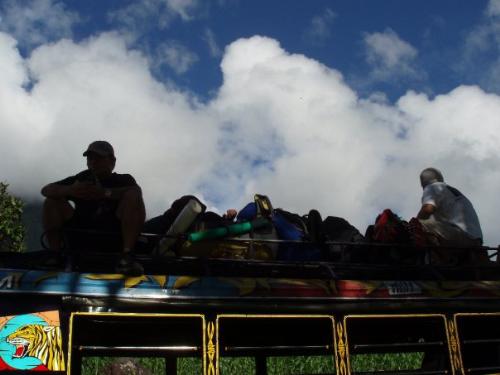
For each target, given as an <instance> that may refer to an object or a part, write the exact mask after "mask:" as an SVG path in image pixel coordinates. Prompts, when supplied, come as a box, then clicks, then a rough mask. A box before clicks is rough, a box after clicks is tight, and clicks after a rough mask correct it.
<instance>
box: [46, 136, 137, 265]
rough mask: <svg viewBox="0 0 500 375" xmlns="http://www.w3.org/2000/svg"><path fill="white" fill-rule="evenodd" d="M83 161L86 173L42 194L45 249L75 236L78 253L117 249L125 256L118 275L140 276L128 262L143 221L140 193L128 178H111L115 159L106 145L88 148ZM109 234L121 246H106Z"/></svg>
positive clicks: (114, 175)
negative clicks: (80, 250) (64, 235)
mask: <svg viewBox="0 0 500 375" xmlns="http://www.w3.org/2000/svg"><path fill="white" fill-rule="evenodd" d="M83 156H85V157H86V158H87V167H88V169H86V170H84V171H82V172H80V173H78V174H76V175H74V176H70V177H67V178H65V179H63V180H60V181H57V182H53V183H50V184H48V185H46V186H44V187H43V188H42V191H41V193H42V195H43V196H45V197H46V199H45V202H44V206H43V226H44V230H45V233H46V236H47V242H48V245H49V247H50V248H51V249H52V250H59V249H60V248H61V247H62V233H61V232H62V230H63V229H66V230H68V232H69V233H71V232H73V233H79V236H77V237H76V242H75V244H76V246H77V247H85V246H89V247H92V248H94V249H103V248H105V249H106V250H108V249H111V250H116V247H117V246H120V247H122V249H123V256H122V258H121V259H120V261H119V262H118V264H117V267H116V271H117V272H119V273H124V274H130V275H133V274H135V275H139V274H142V272H143V270H142V266H141V265H140V264H138V263H136V262H134V261H133V259H132V257H131V252H132V250H133V248H134V246H135V243H136V240H137V237H138V236H139V233H140V231H141V228H142V225H143V224H144V219H145V208H144V202H143V199H142V192H141V188H140V187H139V185H137V183H136V181H135V179H134V178H133V177H132V176H131V175H129V174H118V173H115V172H113V169H114V168H115V163H116V158H115V152H114V149H113V146H111V144H110V143H108V142H106V141H95V142H92V143H91V144H90V145H89V146H88V147H87V149H86V150H85V152H84V153H83ZM70 202H72V203H73V205H71V204H70ZM73 207H74V208H73ZM92 233H94V236H93V235H92ZM96 233H97V235H95V234H96ZM110 233H111V234H112V233H121V236H119V237H118V238H120V237H121V243H120V241H119V240H118V241H117V240H114V241H110V240H109V238H110V235H109V234H110ZM70 237H71V236H70ZM73 238H75V237H73ZM111 238H112V236H111ZM89 239H91V240H90V241H89ZM90 250H92V249H90Z"/></svg>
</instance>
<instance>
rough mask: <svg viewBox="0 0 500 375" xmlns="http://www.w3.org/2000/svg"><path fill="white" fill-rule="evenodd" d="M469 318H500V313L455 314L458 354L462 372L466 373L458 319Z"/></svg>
mask: <svg viewBox="0 0 500 375" xmlns="http://www.w3.org/2000/svg"><path fill="white" fill-rule="evenodd" d="M461 316H463V317H467V316H500V312H498V313H495V312H490V313H456V314H453V323H454V324H455V331H456V337H457V346H458V353H459V355H460V357H459V359H460V367H461V368H462V371H464V373H465V368H464V362H463V359H462V347H461V346H460V339H459V337H460V336H459V335H458V324H457V317H461Z"/></svg>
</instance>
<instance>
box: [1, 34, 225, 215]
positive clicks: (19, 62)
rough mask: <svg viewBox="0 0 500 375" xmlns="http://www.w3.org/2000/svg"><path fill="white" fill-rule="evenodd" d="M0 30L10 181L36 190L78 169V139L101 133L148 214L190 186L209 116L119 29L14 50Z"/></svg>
mask: <svg viewBox="0 0 500 375" xmlns="http://www.w3.org/2000/svg"><path fill="white" fill-rule="evenodd" d="M0 35H1V38H0V56H1V58H0V66H1V67H2V69H4V68H6V69H9V71H10V72H12V73H13V74H9V76H8V77H6V76H5V75H1V77H2V78H0V80H1V81H0V82H1V83H0V98H1V100H0V124H1V127H2V137H0V149H1V153H2V155H1V158H0V170H2V172H3V176H2V178H3V179H6V180H7V181H8V182H9V183H10V184H11V188H12V189H13V191H16V192H18V194H21V195H23V196H38V191H39V188H40V187H41V186H42V185H43V184H45V183H47V182H50V181H54V180H57V179H59V178H61V177H63V176H65V175H70V174H73V173H75V172H77V171H78V170H81V169H84V165H85V163H84V160H83V158H82V157H81V153H82V150H83V149H84V148H85V146H86V145H87V144H88V143H90V142H91V141H92V140H95V139H107V140H109V141H110V142H111V143H112V144H113V145H114V146H115V148H116V153H117V158H118V162H117V171H121V172H129V173H132V174H133V175H134V176H136V178H137V179H138V181H140V182H141V185H142V186H143V190H144V193H145V197H146V200H147V201H148V208H149V212H150V214H154V213H158V212H159V211H162V210H163V209H164V208H166V207H167V204H168V202H170V201H171V200H172V197H175V196H177V195H179V194H180V193H182V192H186V191H192V192H197V190H196V188H197V181H198V180H199V178H200V176H201V175H200V174H203V173H204V172H205V170H207V169H208V168H209V167H210V166H211V164H210V160H212V159H213V157H214V154H215V145H216V142H215V139H216V137H217V135H216V133H217V126H215V124H214V123H213V120H212V119H211V117H210V114H209V113H206V112H203V113H201V111H200V107H199V105H198V104H197V103H196V101H194V100H192V98H189V97H186V96H185V95H183V94H181V93H179V92H177V91H176V90H175V89H172V88H169V87H165V86H164V85H162V84H160V83H159V82H157V81H155V80H154V79H153V77H152V76H151V74H150V72H149V65H148V61H147V60H146V59H145V58H144V56H143V55H142V54H140V53H139V52H137V51H131V50H128V49H127V47H126V43H125V41H124V40H123V39H122V38H121V37H120V36H118V35H116V34H102V35H100V36H98V37H96V38H91V39H89V40H86V41H84V42H82V43H78V44H77V43H74V42H71V41H68V40H63V41H60V42H58V43H55V44H51V45H45V46H42V47H39V48H37V49H36V50H34V52H33V54H32V56H31V57H30V58H29V59H25V60H23V59H22V57H21V56H20V55H19V52H18V51H17V49H16V46H15V42H14V41H13V39H12V38H11V37H9V36H7V35H5V34H0ZM28 72H29V73H30V74H31V76H32V77H34V78H35V79H36V82H35V83H34V85H33V87H32V90H31V92H30V93H28V92H26V91H25V90H24V89H23V88H22V85H23V82H25V81H26V80H27V79H28ZM20 145H22V147H21V146H20ZM21 149H22V151H21ZM153 207H154V208H153Z"/></svg>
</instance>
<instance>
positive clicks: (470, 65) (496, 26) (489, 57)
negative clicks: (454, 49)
mask: <svg viewBox="0 0 500 375" xmlns="http://www.w3.org/2000/svg"><path fill="white" fill-rule="evenodd" d="M499 53H500V0H490V2H489V3H488V6H487V7H486V9H485V11H484V17H483V19H482V21H481V22H480V23H479V24H478V25H476V26H475V27H474V28H473V29H472V30H471V31H470V32H469V33H468V34H467V35H466V38H465V44H464V49H463V58H462V59H460V61H458V62H457V63H455V67H456V69H457V70H458V71H459V72H461V73H462V74H463V75H464V76H466V77H472V79H474V80H475V81H477V82H479V83H480V85H481V87H484V88H485V89H487V90H490V91H494V92H497V93H499V92H500V77H499V76H498V72H499V71H500V58H499V57H498V56H499ZM478 64H481V67H482V68H481V69H477V66H478Z"/></svg>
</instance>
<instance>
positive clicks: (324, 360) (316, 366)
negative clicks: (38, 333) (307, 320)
mask: <svg viewBox="0 0 500 375" xmlns="http://www.w3.org/2000/svg"><path fill="white" fill-rule="evenodd" d="M422 360H423V353H394V354H360V355H354V356H352V357H351V366H352V369H353V371H355V372H363V371H366V372H373V371H384V370H385V371H390V370H392V371H402V370H415V369H419V368H420V367H421V366H422ZM123 361H124V359H123V358H110V357H85V358H83V362H82V375H107V374H109V373H110V368H111V366H112V364H113V363H116V362H123ZM128 361H129V362H132V363H133V364H135V365H136V366H137V368H135V369H134V370H132V371H133V373H134V375H140V374H145V375H149V374H151V375H163V374H165V360H164V359H163V358H131V359H128ZM267 368H268V374H269V375H285V374H287V375H291V374H334V373H335V364H334V361H333V356H293V357H292V356H290V357H270V358H268V359H267ZM139 369H140V370H139ZM202 372H203V371H202V367H201V359H200V358H179V359H178V361H177V374H178V375H196V374H202ZM220 372H221V374H225V375H228V374H229V375H231V374H238V375H247V374H248V375H253V374H255V361H254V358H253V357H221V358H220ZM124 373H126V371H125V372H124Z"/></svg>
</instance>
